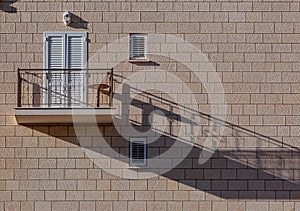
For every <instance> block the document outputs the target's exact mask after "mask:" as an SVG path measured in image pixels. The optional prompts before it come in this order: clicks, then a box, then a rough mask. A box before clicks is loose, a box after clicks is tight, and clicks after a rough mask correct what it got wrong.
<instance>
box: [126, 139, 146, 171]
mask: <svg viewBox="0 0 300 211" xmlns="http://www.w3.org/2000/svg"><path fill="white" fill-rule="evenodd" d="M146 146H147V145H146V138H130V166H146V164H147V149H146Z"/></svg>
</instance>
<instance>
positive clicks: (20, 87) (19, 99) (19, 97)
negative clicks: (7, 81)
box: [17, 68, 22, 107]
mask: <svg viewBox="0 0 300 211" xmlns="http://www.w3.org/2000/svg"><path fill="white" fill-rule="evenodd" d="M21 92H22V78H21V73H20V69H19V68H18V93H17V97H18V101H17V107H21V106H22V99H21V95H22V93H21Z"/></svg>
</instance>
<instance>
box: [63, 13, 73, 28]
mask: <svg viewBox="0 0 300 211" xmlns="http://www.w3.org/2000/svg"><path fill="white" fill-rule="evenodd" d="M71 21H72V20H71V13H70V12H69V11H66V12H65V13H64V24H65V25H66V26H68V25H70V23H71Z"/></svg>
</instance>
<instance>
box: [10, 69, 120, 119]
mask: <svg viewBox="0 0 300 211" xmlns="http://www.w3.org/2000/svg"><path fill="white" fill-rule="evenodd" d="M112 97H113V69H18V101H17V107H16V108H15V116H16V119H17V121H18V123H20V124H33V123H36V124H39V123H73V121H74V119H76V122H78V123H93V122H95V121H96V122H97V123H111V122H112V121H113V115H114V114H115V112H116V110H115V109H114V108H113V107H112V106H113V105H112Z"/></svg>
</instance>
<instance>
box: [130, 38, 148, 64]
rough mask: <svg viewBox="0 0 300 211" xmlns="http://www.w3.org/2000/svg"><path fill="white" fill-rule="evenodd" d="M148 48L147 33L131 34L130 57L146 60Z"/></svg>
mask: <svg viewBox="0 0 300 211" xmlns="http://www.w3.org/2000/svg"><path fill="white" fill-rule="evenodd" d="M146 50H147V35H146V34H130V59H131V60H139V59H140V60H145V59H146V57H147V56H146Z"/></svg>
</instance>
